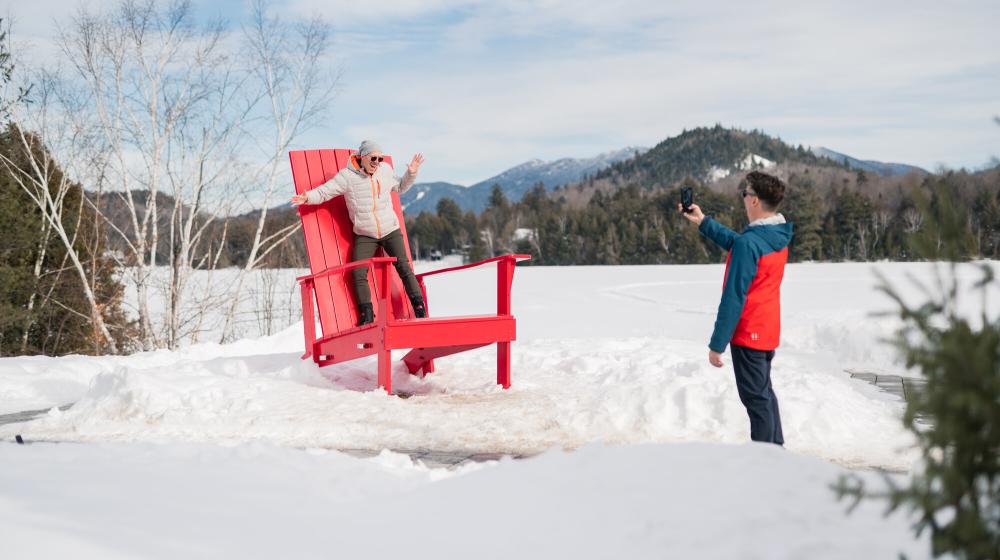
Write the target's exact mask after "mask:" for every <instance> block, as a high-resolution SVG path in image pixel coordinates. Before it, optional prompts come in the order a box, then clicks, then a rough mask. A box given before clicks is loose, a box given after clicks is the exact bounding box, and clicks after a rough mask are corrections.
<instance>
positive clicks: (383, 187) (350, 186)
mask: <svg viewBox="0 0 1000 560" xmlns="http://www.w3.org/2000/svg"><path fill="white" fill-rule="evenodd" d="M416 179H417V177H416V175H414V174H412V173H410V170H409V169H407V170H406V174H404V175H403V176H402V177H397V176H396V175H394V174H393V171H392V167H391V166H390V165H389V164H388V163H382V164H380V165H379V166H378V169H377V170H375V174H374V175H371V176H369V175H368V174H367V173H365V172H364V171H362V170H361V169H360V168H359V167H358V165H357V163H356V162H355V159H354V158H351V163H350V165H348V166H347V167H345V168H344V169H341V170H340V173H337V175H335V176H334V177H333V179H330V180H329V181H327V182H326V183H323V184H322V185H320V186H318V187H316V188H314V189H312V190H309V191H306V202H307V203H309V204H320V203H323V202H326V201H327V200H330V199H331V198H333V197H335V196H339V195H344V199H345V200H346V202H347V213H348V215H349V216H350V217H351V222H352V223H353V224H354V233H356V234H358V235H365V236H368V237H374V238H375V239H381V238H383V237H385V236H386V235H389V234H390V233H392V232H393V231H396V230H397V229H399V220H398V219H397V218H396V212H395V211H394V210H393V209H392V196H391V195H392V191H399V193H400V194H402V193H404V192H406V191H407V189H409V188H410V187H411V186H413V182H414V181H416Z"/></svg>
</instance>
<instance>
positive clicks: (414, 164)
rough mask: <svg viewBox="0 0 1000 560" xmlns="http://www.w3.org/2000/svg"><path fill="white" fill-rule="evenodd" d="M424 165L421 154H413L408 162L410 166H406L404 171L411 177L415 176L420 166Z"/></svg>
mask: <svg viewBox="0 0 1000 560" xmlns="http://www.w3.org/2000/svg"><path fill="white" fill-rule="evenodd" d="M423 164H424V155H423V154H414V156H413V159H412V160H410V165H408V166H406V169H407V170H408V171H409V172H410V174H411V175H416V174H417V171H420V166H421V165H423Z"/></svg>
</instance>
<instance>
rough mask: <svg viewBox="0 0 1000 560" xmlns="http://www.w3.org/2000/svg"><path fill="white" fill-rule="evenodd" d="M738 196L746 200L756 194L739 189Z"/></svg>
mask: <svg viewBox="0 0 1000 560" xmlns="http://www.w3.org/2000/svg"><path fill="white" fill-rule="evenodd" d="M740 196H741V197H743V198H746V197H748V196H757V193H755V192H751V191H750V190H749V189H740Z"/></svg>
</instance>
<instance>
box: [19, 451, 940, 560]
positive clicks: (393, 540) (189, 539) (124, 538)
mask: <svg viewBox="0 0 1000 560" xmlns="http://www.w3.org/2000/svg"><path fill="white" fill-rule="evenodd" d="M0 469H2V472H3V475H4V476H2V477H0V527H2V528H3V531H2V534H3V543H2V544H0V551H3V553H4V554H3V556H4V558H12V559H15V558H17V559H19V558H74V559H77V560H83V559H89V558H95V559H102V560H105V559H118V558H167V559H173V558H408V559H415V560H419V559H424V558H427V559H435V560H436V559H440V558H469V557H475V558H486V559H493V558H496V559H504V558H637V559H644V558H708V559H713V558H767V559H786V558H787V559H800V558H809V559H815V560H822V559H827V558H843V559H855V558H893V557H895V556H896V554H897V552H905V553H906V554H907V555H908V557H909V558H913V559H920V558H929V557H930V554H929V552H930V546H929V543H928V538H927V534H926V533H925V534H924V537H923V538H921V539H914V538H913V537H912V536H911V535H910V532H909V529H908V520H907V519H906V518H904V517H901V516H899V515H895V516H892V517H890V518H884V517H883V516H882V514H883V510H884V506H883V505H882V504H877V503H870V502H869V503H862V504H861V505H860V506H859V507H858V509H857V510H855V511H854V513H853V514H851V515H847V514H846V508H847V505H848V504H847V503H846V502H838V501H837V500H836V499H835V498H834V495H833V492H832V491H831V490H830V488H829V486H828V485H829V484H830V483H832V482H834V481H836V480H837V478H838V476H839V475H841V474H844V470H843V469H842V468H840V467H837V466H835V465H831V464H829V463H827V462H824V461H821V460H818V459H815V458H811V457H803V456H799V455H796V454H794V453H788V452H785V451H782V450H781V449H779V448H776V447H774V446H770V445H764V444H749V443H748V444H742V445H720V444H706V443H689V444H677V445H643V446H630V447H600V446H589V447H586V448H583V449H581V450H578V451H575V452H573V453H564V452H562V451H550V452H547V453H545V454H543V455H541V456H539V457H536V458H533V459H529V460H522V461H513V460H509V459H505V460H502V461H500V462H498V463H492V464H488V465H470V466H467V467H464V468H462V469H460V470H458V471H447V470H443V469H433V470H432V469H427V468H426V467H424V466H423V465H422V464H420V463H416V464H414V463H413V462H411V461H410V459H409V458H408V457H407V456H405V455H398V454H393V453H389V452H384V453H383V454H382V455H380V456H379V457H377V458H374V459H367V460H361V459H356V458H354V457H350V456H347V455H343V454H341V453H338V452H334V451H330V452H327V451H324V450H297V449H289V448H282V447H274V446H270V445H265V444H244V445H240V446H236V447H225V446H209V445H198V444H169V445H152V444H135V445H123V444H95V445H73V444H60V445H54V444H44V443H42V444H33V445H26V446H16V445H12V444H0ZM860 476H861V477H862V478H864V479H865V480H866V481H867V482H868V483H869V484H874V485H880V484H882V482H881V478H880V477H879V476H878V475H876V474H875V473H860Z"/></svg>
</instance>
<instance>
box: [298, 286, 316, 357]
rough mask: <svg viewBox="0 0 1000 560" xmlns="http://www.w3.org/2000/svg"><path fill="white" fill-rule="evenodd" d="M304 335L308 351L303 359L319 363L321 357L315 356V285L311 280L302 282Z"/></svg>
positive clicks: (303, 355)
mask: <svg viewBox="0 0 1000 560" xmlns="http://www.w3.org/2000/svg"><path fill="white" fill-rule="evenodd" d="M301 287H302V334H303V335H304V337H305V341H304V342H305V347H306V351H305V353H304V354H302V358H301V359H303V360H304V359H306V358H308V357H310V356H312V358H313V361H314V362H316V363H319V356H315V355H313V345H314V344H315V342H316V317H315V315H314V310H313V298H312V289H313V283H312V281H311V280H309V281H306V282H302V284H301Z"/></svg>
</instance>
